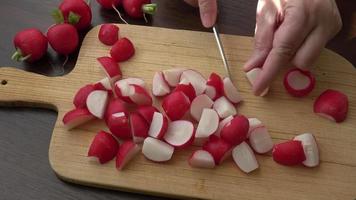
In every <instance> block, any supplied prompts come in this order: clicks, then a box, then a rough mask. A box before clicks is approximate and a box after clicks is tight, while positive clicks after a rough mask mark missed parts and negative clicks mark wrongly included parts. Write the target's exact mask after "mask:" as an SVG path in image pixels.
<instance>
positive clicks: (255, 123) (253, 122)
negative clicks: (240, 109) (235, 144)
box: [247, 118, 263, 138]
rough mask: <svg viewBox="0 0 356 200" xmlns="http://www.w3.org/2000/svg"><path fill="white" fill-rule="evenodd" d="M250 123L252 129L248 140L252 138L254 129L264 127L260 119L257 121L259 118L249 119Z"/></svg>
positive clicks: (249, 130) (249, 131)
mask: <svg viewBox="0 0 356 200" xmlns="http://www.w3.org/2000/svg"><path fill="white" fill-rule="evenodd" d="M248 122H249V124H250V128H249V129H248V135H247V138H248V137H250V133H251V132H252V131H253V130H254V129H256V128H259V127H262V126H263V124H262V122H261V121H260V120H259V119H257V118H248Z"/></svg>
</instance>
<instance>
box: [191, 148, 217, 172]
mask: <svg viewBox="0 0 356 200" xmlns="http://www.w3.org/2000/svg"><path fill="white" fill-rule="evenodd" d="M188 162H189V165H190V166H192V167H198V168H214V167H215V161H214V158H213V156H212V155H211V154H210V153H209V152H207V151H204V150H196V151H194V152H193V154H192V155H191V156H190V158H189V160H188Z"/></svg>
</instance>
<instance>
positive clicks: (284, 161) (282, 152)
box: [272, 140, 306, 166]
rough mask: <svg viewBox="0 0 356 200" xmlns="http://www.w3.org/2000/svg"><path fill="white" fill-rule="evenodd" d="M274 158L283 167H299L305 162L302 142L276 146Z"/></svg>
mask: <svg viewBox="0 0 356 200" xmlns="http://www.w3.org/2000/svg"><path fill="white" fill-rule="evenodd" d="M272 157H273V160H274V161H275V162H277V163H278V164H281V165H287V166H292V165H299V164H302V163H303V162H304V161H305V159H306V158H305V154H304V150H303V146H302V143H301V142H300V141H294V140H290V141H286V142H283V143H279V144H276V145H274V147H273V150H272Z"/></svg>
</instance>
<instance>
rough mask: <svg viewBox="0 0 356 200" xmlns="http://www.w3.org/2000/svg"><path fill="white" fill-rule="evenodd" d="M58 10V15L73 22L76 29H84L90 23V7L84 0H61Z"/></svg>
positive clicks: (68, 21) (66, 20)
mask: <svg viewBox="0 0 356 200" xmlns="http://www.w3.org/2000/svg"><path fill="white" fill-rule="evenodd" d="M59 11H60V12H59V15H58V16H59V17H61V16H63V17H64V21H65V22H67V23H70V24H74V26H75V27H76V28H77V29H78V30H83V29H86V28H88V27H89V26H90V24H91V19H92V13H91V9H90V7H89V6H88V4H87V3H86V2H85V1H84V0H63V1H62V3H61V4H60V5H59ZM56 12H57V13H58V11H56ZM54 14H56V13H54Z"/></svg>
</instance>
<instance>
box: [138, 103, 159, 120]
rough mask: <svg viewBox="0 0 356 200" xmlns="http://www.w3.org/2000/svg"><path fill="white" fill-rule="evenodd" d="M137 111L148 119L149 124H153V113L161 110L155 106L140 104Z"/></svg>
mask: <svg viewBox="0 0 356 200" xmlns="http://www.w3.org/2000/svg"><path fill="white" fill-rule="evenodd" d="M136 111H137V113H139V114H140V115H141V116H142V117H143V118H144V119H145V120H146V122H147V123H148V124H151V122H152V118H153V114H154V113H155V112H159V111H158V109H157V108H156V107H154V106H139V107H138V108H137V110H136Z"/></svg>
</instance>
